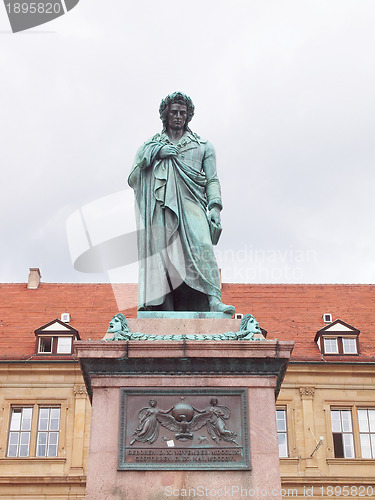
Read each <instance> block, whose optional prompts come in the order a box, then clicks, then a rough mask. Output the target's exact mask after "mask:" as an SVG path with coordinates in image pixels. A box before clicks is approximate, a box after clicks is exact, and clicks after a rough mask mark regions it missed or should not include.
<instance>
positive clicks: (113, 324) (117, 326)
mask: <svg viewBox="0 0 375 500" xmlns="http://www.w3.org/2000/svg"><path fill="white" fill-rule="evenodd" d="M107 331H108V332H121V321H120V318H118V317H117V316H114V317H113V318H112V319H111V321H110V323H109V328H108V330H107Z"/></svg>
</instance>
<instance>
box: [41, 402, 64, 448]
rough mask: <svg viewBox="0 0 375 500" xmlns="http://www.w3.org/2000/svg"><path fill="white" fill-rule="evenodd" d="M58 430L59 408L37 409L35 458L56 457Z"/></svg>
mask: <svg viewBox="0 0 375 500" xmlns="http://www.w3.org/2000/svg"><path fill="white" fill-rule="evenodd" d="M59 430H60V408H59V407H56V408H52V407H51V408H48V407H45V408H44V407H40V408H39V419H38V436H37V441H36V456H37V457H57V450H58V444H59Z"/></svg>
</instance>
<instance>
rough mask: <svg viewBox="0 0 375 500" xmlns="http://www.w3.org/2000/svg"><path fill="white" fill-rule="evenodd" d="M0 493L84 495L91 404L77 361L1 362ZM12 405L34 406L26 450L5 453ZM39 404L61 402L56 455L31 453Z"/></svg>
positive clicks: (42, 496) (20, 496)
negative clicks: (26, 452)
mask: <svg viewBox="0 0 375 500" xmlns="http://www.w3.org/2000/svg"><path fill="white" fill-rule="evenodd" d="M0 380H1V390H0V498H4V499H5V498H6V499H23V498H27V499H35V500H42V499H49V500H58V499H59V500H66V499H73V498H74V499H83V498H85V489H86V467H87V458H88V444H89V432H90V417H91V406H90V402H89V400H88V397H87V394H86V389H85V386H84V382H83V379H82V375H81V371H80V368H79V364H78V363H77V362H74V363H56V362H55V363H54V362H48V361H47V362H44V363H27V362H26V363H22V362H21V363H1V364H0ZM12 405H13V406H14V405H18V406H33V407H34V412H33V421H32V431H31V440H30V456H29V457H27V458H8V457H7V446H8V433H9V422H10V415H11V407H12ZM38 405H58V406H60V407H61V419H60V434H59V449H58V456H57V457H41V458H39V457H36V456H35V448H36V431H37V423H38V422H37V419H38V411H37V409H38Z"/></svg>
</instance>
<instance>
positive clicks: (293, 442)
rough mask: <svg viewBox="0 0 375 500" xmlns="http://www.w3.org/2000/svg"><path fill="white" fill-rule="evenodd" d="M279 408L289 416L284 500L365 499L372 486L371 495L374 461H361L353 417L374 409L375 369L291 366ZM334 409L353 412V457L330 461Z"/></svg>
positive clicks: (283, 462)
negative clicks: (293, 499) (310, 498)
mask: <svg viewBox="0 0 375 500" xmlns="http://www.w3.org/2000/svg"><path fill="white" fill-rule="evenodd" d="M277 406H278V407H286V408H287V417H288V421H287V424H288V444H289V458H283V459H281V460H280V462H281V478H282V484H283V488H284V489H285V490H286V494H285V496H286V497H288V496H294V497H295V495H296V493H297V496H298V498H306V497H307V496H309V495H311V493H313V498H332V497H335V496H336V497H344V496H348V497H349V498H353V497H359V496H365V497H368V496H370V495H368V493H371V487H373V495H375V474H374V470H375V460H373V459H362V458H361V453H360V441H359V432H358V421H357V414H356V409H357V408H358V407H361V408H369V407H372V408H374V407H375V365H368V364H367V365H366V364H360V363H358V364H356V365H354V364H335V365H332V364H313V363H311V364H308V363H301V364H299V363H291V364H289V366H288V369H287V373H286V376H285V379H284V382H283V385H282V389H281V391H280V394H279V397H278V400H277ZM332 407H335V408H342V409H352V417H353V431H354V446H355V456H356V458H334V447H333V437H332V431H331V418H330V412H331V408H332ZM320 436H323V437H324V441H323V444H322V445H321V446H319V447H318V449H317V450H316V451H315V452H314V449H315V447H316V445H317V442H318V441H319V439H320ZM313 452H314V453H313ZM312 453H313V455H312V456H311V454H312ZM344 486H348V487H349V489H347V488H345V490H344V489H343V488H344ZM311 487H313V489H311ZM367 487H370V488H369V489H367ZM335 488H336V490H335ZM288 489H289V490H290V491H289V495H288V492H287V490H288ZM348 492H349V493H348ZM335 493H336V495H335ZM347 493H348V494H347ZM361 493H364V494H361Z"/></svg>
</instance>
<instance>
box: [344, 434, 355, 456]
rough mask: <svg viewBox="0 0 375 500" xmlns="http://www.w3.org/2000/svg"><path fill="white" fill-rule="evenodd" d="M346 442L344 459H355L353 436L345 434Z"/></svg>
mask: <svg viewBox="0 0 375 500" xmlns="http://www.w3.org/2000/svg"><path fill="white" fill-rule="evenodd" d="M342 437H343V441H344V457H345V458H354V443H353V435H352V434H343V435H342Z"/></svg>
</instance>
